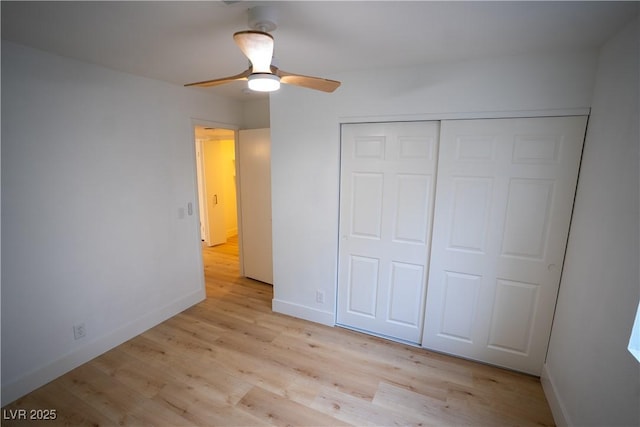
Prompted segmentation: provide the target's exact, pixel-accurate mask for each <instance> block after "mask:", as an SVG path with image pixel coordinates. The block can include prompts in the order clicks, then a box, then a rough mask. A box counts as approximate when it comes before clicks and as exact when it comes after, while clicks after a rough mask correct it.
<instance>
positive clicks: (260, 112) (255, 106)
mask: <svg viewBox="0 0 640 427" xmlns="http://www.w3.org/2000/svg"><path fill="white" fill-rule="evenodd" d="M242 113H243V124H244V126H243V129H262V128H268V127H270V126H271V123H270V117H269V96H268V95H267V96H265V97H264V98H258V99H251V100H246V101H243V102H242Z"/></svg>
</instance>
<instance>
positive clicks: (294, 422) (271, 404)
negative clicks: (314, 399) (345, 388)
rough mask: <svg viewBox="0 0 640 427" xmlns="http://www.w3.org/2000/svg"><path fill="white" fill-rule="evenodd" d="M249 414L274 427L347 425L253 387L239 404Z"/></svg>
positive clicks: (320, 412)
mask: <svg viewBox="0 0 640 427" xmlns="http://www.w3.org/2000/svg"><path fill="white" fill-rule="evenodd" d="M239 406H240V407H242V408H244V410H245V411H246V412H248V413H250V414H253V415H254V416H256V417H257V418H260V419H262V420H268V422H269V424H271V425H276V426H342V425H349V424H348V423H344V422H341V421H339V420H338V419H337V418H334V417H332V416H329V415H326V414H325V413H323V412H322V411H317V410H315V409H313V408H311V407H309V406H305V405H301V404H299V403H297V402H294V401H291V400H289V399H287V398H284V397H282V396H279V395H277V394H274V393H271V392H269V391H267V390H263V389H261V388H260V387H254V388H253V389H252V390H251V391H250V392H249V393H247V395H246V396H245V397H244V398H243V399H242V400H241V401H240V402H239Z"/></svg>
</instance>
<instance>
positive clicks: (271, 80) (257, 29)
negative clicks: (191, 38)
mask: <svg viewBox="0 0 640 427" xmlns="http://www.w3.org/2000/svg"><path fill="white" fill-rule="evenodd" d="M249 26H250V27H251V28H252V29H251V30H246V31H238V32H237V33H235V34H234V35H233V40H234V41H235V42H236V44H237V45H238V47H239V48H240V50H241V51H242V53H244V55H245V56H246V57H247V58H248V59H249V62H250V66H249V68H247V69H246V70H244V71H243V72H241V73H239V74H236V75H233V76H228V77H222V78H218V79H213V80H205V81H201V82H195V83H189V84H186V85H185V86H198V87H212V86H218V85H222V84H225V83H231V82H234V81H239V80H247V81H248V86H249V89H251V90H255V91H259V92H272V91H274V90H278V89H279V88H280V83H284V84H290V85H294V86H301V87H304V88H308V89H315V90H320V91H322V92H333V91H334V90H336V89H337V88H338V87H339V86H340V82H339V81H336V80H329V79H324V78H321V77H313V76H304V75H301V74H294V73H289V72H287V71H284V70H281V69H280V68H278V67H277V66H275V65H274V64H273V62H272V59H273V45H274V41H273V36H272V35H271V34H269V33H268V32H269V31H273V30H275V29H276V27H277V26H276V23H275V20H274V19H273V10H272V9H269V8H267V7H266V6H256V7H253V8H251V9H249Z"/></svg>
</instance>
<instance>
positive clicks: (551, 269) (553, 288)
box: [423, 117, 586, 375]
mask: <svg viewBox="0 0 640 427" xmlns="http://www.w3.org/2000/svg"><path fill="white" fill-rule="evenodd" d="M585 127H586V117H564V118H529V119H496V120H456V121H443V122H442V124H441V136H440V141H441V143H440V151H439V159H438V174H437V189H436V194H437V195H436V201H435V214H434V231H433V241H432V250H431V261H430V272H429V286H428V295H427V304H426V319H425V327H424V337H423V346H424V347H427V348H430V349H433V350H437V351H442V352H446V353H451V354H455V355H459V356H463V357H466V358H470V359H476V360H481V361H484V362H488V363H492V364H496V365H500V366H505V367H508V368H512V369H516V370H520V371H524V372H528V373H532V374H535V375H539V374H540V372H541V369H542V363H543V361H544V357H545V353H546V348H547V342H548V338H549V333H550V329H551V322H552V318H553V311H554V307H555V301H556V296H557V292H558V286H559V281H560V273H561V271H562V263H563V258H564V251H565V246H566V241H567V235H568V230H569V222H570V219H571V212H572V208H573V198H574V193H575V188H576V182H577V176H578V168H579V164H580V157H581V152H582V144H583V139H584V132H585Z"/></svg>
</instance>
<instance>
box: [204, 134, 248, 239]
mask: <svg viewBox="0 0 640 427" xmlns="http://www.w3.org/2000/svg"><path fill="white" fill-rule="evenodd" d="M195 151H196V169H197V181H198V202H199V203H198V205H199V209H200V212H199V213H200V236H201V240H202V241H203V243H204V245H205V246H208V247H210V246H216V245H220V244H223V243H226V242H227V240H228V239H229V238H232V237H236V236H237V235H238V208H237V206H238V204H237V185H236V165H235V131H233V130H231V129H223V128H218V127H213V126H203V125H196V126H195Z"/></svg>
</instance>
